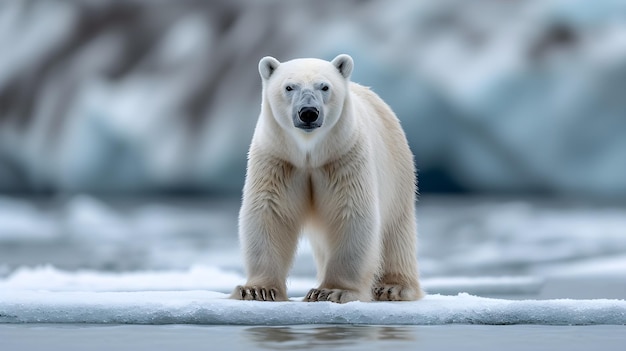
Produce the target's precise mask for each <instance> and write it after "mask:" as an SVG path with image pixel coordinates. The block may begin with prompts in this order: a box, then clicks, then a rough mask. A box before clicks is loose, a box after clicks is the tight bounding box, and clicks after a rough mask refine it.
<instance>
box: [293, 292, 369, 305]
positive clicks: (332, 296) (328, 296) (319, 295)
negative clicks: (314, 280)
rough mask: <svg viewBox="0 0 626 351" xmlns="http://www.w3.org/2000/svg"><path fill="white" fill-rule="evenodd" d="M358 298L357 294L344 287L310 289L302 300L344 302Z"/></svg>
mask: <svg viewBox="0 0 626 351" xmlns="http://www.w3.org/2000/svg"><path fill="white" fill-rule="evenodd" d="M356 300H358V296H357V294H356V293H355V292H353V291H350V290H344V289H325V288H320V289H311V290H309V293H308V294H306V296H305V297H304V299H303V300H302V301H304V302H317V301H330V302H337V303H346V302H350V301H356Z"/></svg>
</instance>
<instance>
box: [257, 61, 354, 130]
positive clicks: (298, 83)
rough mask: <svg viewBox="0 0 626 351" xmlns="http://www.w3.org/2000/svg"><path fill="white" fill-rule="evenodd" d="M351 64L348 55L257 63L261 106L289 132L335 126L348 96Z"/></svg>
mask: <svg viewBox="0 0 626 351" xmlns="http://www.w3.org/2000/svg"><path fill="white" fill-rule="evenodd" d="M353 67H354V63H353V61H352V58H351V57H350V56H348V55H345V54H344V55H339V56H337V57H335V58H334V59H333V60H332V61H330V62H329V61H324V60H318V59H296V60H291V61H287V62H283V63H281V62H279V61H278V60H277V59H275V58H273V57H269V56H267V57H264V58H262V59H261V61H259V73H260V74H261V78H262V80H263V94H264V97H263V100H264V104H265V103H269V107H270V108H271V110H272V115H273V116H274V118H275V119H276V121H277V122H278V124H279V125H280V126H281V127H282V128H284V129H287V130H290V131H298V130H299V131H303V132H304V133H313V132H314V131H318V130H323V129H329V128H332V126H333V125H334V124H335V123H336V122H337V120H338V119H339V117H340V115H341V112H342V110H343V107H344V101H345V99H346V95H347V93H348V81H349V78H350V74H351V73H352V68H353Z"/></svg>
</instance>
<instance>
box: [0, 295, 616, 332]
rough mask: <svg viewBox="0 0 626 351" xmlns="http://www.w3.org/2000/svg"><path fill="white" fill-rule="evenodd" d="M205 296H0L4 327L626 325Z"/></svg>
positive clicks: (528, 308) (452, 302)
mask: <svg viewBox="0 0 626 351" xmlns="http://www.w3.org/2000/svg"><path fill="white" fill-rule="evenodd" d="M227 296H228V295H227V294H223V293H217V292H210V291H184V292H183V291H158V292H156V291H142V292H45V291H10V292H6V291H5V292H2V293H0V322H4V323H115V324H117V323H133V324H171V323H176V324H184V323H193V324H237V325H256V324H260V325H291V324H378V325H385V324H416V325H419V324H427V325H432V324H452V323H463V324H494V325H501V324H547V325H592V324H619V325H626V301H624V300H606V299H601V300H600V299H599V300H522V301H514V300H502V299H490V298H484V297H477V296H471V295H468V294H459V295H457V296H443V295H429V296H427V297H425V298H424V299H423V300H422V301H417V302H370V303H365V302H351V303H347V304H343V305H340V304H335V303H331V302H321V303H305V302H295V301H289V302H257V301H234V300H230V299H227Z"/></svg>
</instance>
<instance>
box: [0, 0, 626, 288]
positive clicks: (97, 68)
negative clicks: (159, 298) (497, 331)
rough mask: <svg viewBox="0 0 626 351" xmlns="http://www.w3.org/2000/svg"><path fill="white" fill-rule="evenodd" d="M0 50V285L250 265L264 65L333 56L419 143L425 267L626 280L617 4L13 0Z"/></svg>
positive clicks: (620, 13) (443, 271)
mask: <svg viewBox="0 0 626 351" xmlns="http://www.w3.org/2000/svg"><path fill="white" fill-rule="evenodd" d="M0 48H2V50H1V53H0V277H2V276H4V277H7V276H9V275H10V274H11V273H13V272H15V271H16V270H18V269H20V267H34V266H38V265H42V264H51V265H53V266H54V267H57V268H59V269H68V270H75V269H94V270H102V271H113V272H122V271H133V270H162V269H187V268H189V267H190V266H193V265H203V266H208V267H219V268H221V269H225V270H232V271H235V272H239V273H242V266H241V259H240V256H239V251H238V248H237V237H236V216H237V210H238V205H239V202H238V201H239V196H240V191H241V187H242V185H243V179H244V173H245V159H246V151H247V147H248V144H249V142H250V138H251V136H252V132H253V128H254V125H255V122H256V118H257V115H258V112H259V104H260V92H261V84H260V78H259V76H258V72H257V62H258V60H259V59H260V58H261V57H263V56H265V55H272V56H275V57H276V58H278V59H279V60H283V61H284V60H288V59H291V58H296V57H318V58H323V59H332V58H333V57H334V56H335V55H337V54H339V53H348V54H350V55H352V57H353V58H354V60H355V71H354V75H353V80H354V81H356V82H359V83H361V84H364V85H368V86H371V87H372V88H373V90H374V91H376V92H377V93H378V94H379V95H381V96H382V97H383V98H384V99H385V100H386V101H387V102H388V103H389V105H391V107H392V108H393V109H394V111H395V112H396V113H397V115H398V117H399V118H400V119H401V120H402V124H403V126H404V128H405V131H406V133H407V136H408V139H409V142H410V144H411V148H412V150H413V152H414V154H415V156H416V163H417V167H418V168H419V179H420V182H419V185H420V192H421V194H422V200H421V202H420V205H419V208H418V217H419V221H420V235H421V239H420V243H421V246H420V257H421V263H422V266H421V270H422V273H423V274H424V275H425V276H428V277H437V276H481V275H489V276H502V275H531V276H534V275H550V274H553V273H554V272H559V274H566V272H579V273H580V272H588V273H590V274H598V273H601V272H612V273H618V274H620V276H621V277H623V276H624V274H626V273H624V272H626V2H624V1H621V0H596V1H584V0H569V1H565V0H527V1H521V0H511V1H498V0H475V1H466V0H424V1H362V0H359V1H357V0H352V1H330V0H321V1H314V2H313V1H275V0H263V1H253V0H216V1H192V0H182V1H140V0H130V1H122V0H119V1H118V0H85V1H52V0H51V1H47V0H40V1H29V0H7V1H2V2H0ZM442 194H446V195H448V196H446V197H441V196H440V195H442ZM450 195H451V197H449V196H450ZM301 253H302V255H301V256H302V257H304V258H303V259H302V260H304V261H302V260H300V261H297V262H296V265H295V267H294V275H296V276H312V275H313V274H314V272H313V269H314V267H313V265H312V264H311V263H310V262H309V261H307V260H310V250H308V248H307V246H306V244H303V245H302V248H301ZM623 295H624V296H626V292H624V294H623Z"/></svg>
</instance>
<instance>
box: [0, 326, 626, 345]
mask: <svg viewBox="0 0 626 351" xmlns="http://www.w3.org/2000/svg"><path fill="white" fill-rule="evenodd" d="M0 340H1V341H0V345H1V346H2V349H3V350H7V351H8V350H33V351H34V350H46V351H47V350H64V351H72V350H87V349H88V350H91V351H98V350H107V351H108V350H118V351H123V350H133V351H143V350H151V351H152V350H173V349H178V350H186V351H192V350H203V351H204V350H383V349H391V350H483V351H488V350H509V351H513V350H570V351H571V350H585V351H588V350H592V349H595V348H598V347H600V348H601V349H602V350H623V347H624V345H625V342H626V326H586V327H568V326H533V325H511V326H478V325H443V326H335V325H316V326H309V325H302V326H289V327H266V326H249V327H235V326H196V325H165V326H145V325H110V326H93V325H40V324H28V325H0Z"/></svg>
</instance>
